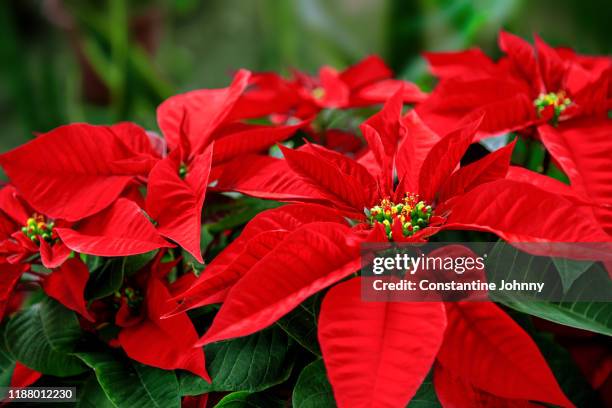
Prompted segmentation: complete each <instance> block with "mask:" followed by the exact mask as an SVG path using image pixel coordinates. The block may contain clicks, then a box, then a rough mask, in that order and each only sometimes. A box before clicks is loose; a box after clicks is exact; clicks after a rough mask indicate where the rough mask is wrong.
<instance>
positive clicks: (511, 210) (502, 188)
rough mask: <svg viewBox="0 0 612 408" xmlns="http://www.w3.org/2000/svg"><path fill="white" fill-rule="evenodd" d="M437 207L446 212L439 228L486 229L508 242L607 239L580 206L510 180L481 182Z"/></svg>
mask: <svg viewBox="0 0 612 408" xmlns="http://www.w3.org/2000/svg"><path fill="white" fill-rule="evenodd" d="M441 211H444V212H448V213H449V214H448V217H447V220H446V224H445V225H443V228H448V229H475V230H480V231H489V232H492V233H494V234H497V235H498V236H500V237H501V238H502V239H504V240H506V241H510V242H534V241H536V242H539V241H548V242H607V241H608V240H609V237H608V236H607V234H606V233H605V232H604V231H603V230H602V229H601V228H599V226H598V223H597V221H596V220H595V219H594V218H593V217H592V216H589V211H588V210H587V209H585V208H584V207H583V208H582V209H581V208H580V207H577V206H576V204H575V202H572V201H569V200H566V199H564V198H563V197H561V196H558V195H555V194H551V193H549V192H546V191H544V190H541V189H539V188H537V187H534V186H532V185H530V184H526V183H521V182H516V181H512V180H498V181H494V182H491V183H485V184H481V185H480V186H478V187H476V188H474V189H473V190H471V191H469V192H467V193H466V194H463V195H461V196H459V197H456V198H455V199H453V200H451V201H449V202H448V204H447V205H446V207H445V208H444V209H443V210H441ZM568 225H571V228H568Z"/></svg>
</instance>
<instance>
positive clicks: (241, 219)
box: [206, 197, 280, 234]
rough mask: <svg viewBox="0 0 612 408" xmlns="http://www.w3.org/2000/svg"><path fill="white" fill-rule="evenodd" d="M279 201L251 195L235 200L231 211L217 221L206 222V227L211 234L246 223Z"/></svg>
mask: <svg viewBox="0 0 612 408" xmlns="http://www.w3.org/2000/svg"><path fill="white" fill-rule="evenodd" d="M279 205H280V203H278V202H275V201H269V200H260V199H257V198H252V197H245V198H241V199H239V200H236V201H235V202H234V204H233V205H232V208H229V206H228V208H225V209H231V213H230V214H229V215H227V216H225V217H223V218H222V219H220V220H219V221H217V222H215V223H212V224H207V225H206V227H207V229H208V231H209V232H210V233H211V234H215V233H218V232H222V231H225V230H229V229H233V228H236V227H238V226H240V225H242V224H246V223H247V222H248V221H250V220H251V219H252V218H253V217H254V216H256V215H257V214H259V213H260V212H262V211H264V210H267V209H270V208H275V207H278V206H279Z"/></svg>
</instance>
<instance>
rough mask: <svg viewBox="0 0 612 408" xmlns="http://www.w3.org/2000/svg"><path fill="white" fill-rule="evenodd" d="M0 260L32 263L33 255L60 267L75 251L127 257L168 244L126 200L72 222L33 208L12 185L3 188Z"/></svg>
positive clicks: (0, 195) (51, 266)
mask: <svg viewBox="0 0 612 408" xmlns="http://www.w3.org/2000/svg"><path fill="white" fill-rule="evenodd" d="M0 203H1V204H2V206H1V210H0V219H1V220H2V221H0V222H1V223H2V228H3V230H4V231H5V232H4V234H3V235H2V236H0V260H2V261H4V262H8V263H11V264H19V263H25V264H27V263H30V262H32V261H31V260H30V258H31V257H32V256H33V255H40V262H41V263H42V264H43V265H44V266H45V267H47V268H50V269H52V268H56V267H58V266H60V265H61V264H62V263H63V262H64V261H65V260H66V259H67V258H68V257H69V256H70V253H71V251H76V252H79V253H83V254H89V255H97V256H128V255H136V254H141V253H144V252H148V251H152V250H154V249H157V248H162V247H167V246H170V244H168V243H167V242H166V241H164V240H163V239H162V238H161V237H160V236H159V234H158V233H157V231H156V230H155V227H154V226H153V224H151V223H150V222H149V220H148V219H147V218H146V216H145V215H144V214H143V212H142V211H141V210H140V208H139V207H138V206H137V205H136V204H134V203H133V202H132V201H129V200H127V199H125V198H120V199H119V200H117V201H116V202H115V203H113V204H112V205H111V206H110V207H108V208H106V209H105V210H103V211H101V212H99V213H97V214H94V215H92V216H90V217H87V218H85V219H82V220H80V221H78V222H69V221H67V220H64V219H52V218H50V217H48V216H46V215H45V214H40V213H37V212H35V211H34V210H33V209H32V208H31V207H30V206H29V205H28V204H27V203H26V202H25V201H24V200H23V199H22V198H21V197H20V195H19V193H18V192H17V190H16V189H15V188H14V187H13V186H6V187H4V188H3V189H2V190H0Z"/></svg>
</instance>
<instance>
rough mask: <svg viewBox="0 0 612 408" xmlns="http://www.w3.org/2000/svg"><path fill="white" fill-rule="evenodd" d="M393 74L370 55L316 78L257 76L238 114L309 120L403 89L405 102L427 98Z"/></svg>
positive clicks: (382, 99) (373, 101) (375, 101)
mask: <svg viewBox="0 0 612 408" xmlns="http://www.w3.org/2000/svg"><path fill="white" fill-rule="evenodd" d="M392 77H393V73H392V72H391V70H390V69H389V68H388V67H387V66H386V65H385V63H384V61H383V60H382V59H380V58H379V57H377V56H369V57H366V58H364V59H363V60H362V61H360V62H359V63H357V64H355V65H353V66H351V67H349V68H347V69H345V70H343V71H340V72H338V71H336V70H335V69H333V68H331V67H328V66H325V67H322V68H321V69H320V70H319V75H318V76H317V77H311V76H308V75H306V74H304V73H301V72H299V71H294V77H293V79H291V80H285V79H283V78H281V77H280V76H278V75H276V74H272V73H263V74H255V75H254V76H253V77H252V78H251V81H250V83H249V85H250V89H248V90H247V92H246V93H245V94H244V95H243V96H242V97H241V98H240V99H239V101H238V104H237V107H236V110H237V113H238V114H240V113H241V112H249V114H250V115H252V116H261V115H263V114H269V113H277V114H282V115H288V116H293V117H298V118H310V117H311V116H313V115H315V114H316V113H317V112H319V110H321V109H325V108H330V109H347V108H354V107H360V106H367V105H374V104H378V103H383V102H385V101H386V100H387V99H389V98H390V97H391V96H392V95H393V94H395V93H396V92H397V91H398V90H399V89H400V88H401V89H402V100H403V101H404V102H405V103H415V102H421V101H422V100H424V99H425V97H426V96H427V95H426V94H425V93H423V92H421V90H420V89H419V88H418V87H417V86H416V85H414V84H412V83H410V82H407V81H401V80H397V79H393V78H392Z"/></svg>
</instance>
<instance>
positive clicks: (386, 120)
mask: <svg viewBox="0 0 612 408" xmlns="http://www.w3.org/2000/svg"><path fill="white" fill-rule="evenodd" d="M402 107H403V103H402V91H401V90H399V91H397V92H395V94H393V96H391V98H389V100H388V101H387V102H386V103H385V105H384V106H383V108H382V109H381V110H380V111H379V112H378V113H376V114H374V115H372V116H371V117H370V118H368V119H367V120H366V121H365V122H363V124H362V125H361V126H362V131H363V126H369V127H371V128H372V129H374V130H376V132H377V133H378V135H379V136H380V140H381V141H382V144H383V147H384V150H385V153H386V156H387V157H390V158H391V160H393V157H394V156H395V152H396V151H397V144H398V142H399V140H400V139H401V138H402V137H404V135H405V133H406V128H405V126H404V124H403V123H402Z"/></svg>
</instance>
